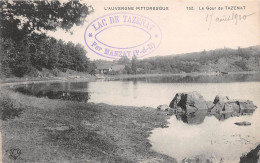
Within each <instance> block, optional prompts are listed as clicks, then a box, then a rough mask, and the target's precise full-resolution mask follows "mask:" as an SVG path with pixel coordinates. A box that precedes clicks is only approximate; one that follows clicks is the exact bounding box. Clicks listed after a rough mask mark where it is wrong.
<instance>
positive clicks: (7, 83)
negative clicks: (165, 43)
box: [0, 71, 259, 86]
mask: <svg viewBox="0 0 260 163" xmlns="http://www.w3.org/2000/svg"><path fill="white" fill-rule="evenodd" d="M257 73H259V72H258V71H244V72H228V74H225V75H232V74H257ZM212 75H214V76H215V75H220V74H216V73H215V72H210V73H199V72H194V73H160V74H120V75H101V74H97V75H96V76H76V77H52V78H47V77H43V78H6V79H1V80H0V83H1V86H11V85H19V84H31V83H43V82H90V81H96V80H99V79H101V80H108V81H111V80H122V79H133V78H145V77H167V76H212Z"/></svg>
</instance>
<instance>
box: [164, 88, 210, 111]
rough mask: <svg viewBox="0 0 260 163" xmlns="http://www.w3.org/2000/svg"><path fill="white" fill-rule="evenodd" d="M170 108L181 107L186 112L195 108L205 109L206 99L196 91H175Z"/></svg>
mask: <svg viewBox="0 0 260 163" xmlns="http://www.w3.org/2000/svg"><path fill="white" fill-rule="evenodd" d="M169 106H170V108H174V109H179V108H181V109H182V110H183V111H184V112H185V113H186V114H189V113H194V112H196V111H197V110H207V109H208V106H207V101H205V100H204V98H203V97H202V96H201V95H200V94H199V93H198V92H188V93H177V94H176V95H175V97H174V98H173V100H172V101H171V103H170V105H169Z"/></svg>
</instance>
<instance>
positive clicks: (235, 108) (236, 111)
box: [209, 95, 257, 119]
mask: <svg viewBox="0 0 260 163" xmlns="http://www.w3.org/2000/svg"><path fill="white" fill-rule="evenodd" d="M256 108H257V107H256V106H255V105H254V104H253V102H252V101H249V100H234V99H230V98H229V97H227V96H218V95H217V96H216V97H215V99H214V101H213V106H212V107H210V108H209V112H210V113H211V114H213V115H215V116H217V117H218V118H219V119H222V118H224V119H226V118H228V117H230V116H239V115H244V114H252V113H253V112H254V111H255V109H256Z"/></svg>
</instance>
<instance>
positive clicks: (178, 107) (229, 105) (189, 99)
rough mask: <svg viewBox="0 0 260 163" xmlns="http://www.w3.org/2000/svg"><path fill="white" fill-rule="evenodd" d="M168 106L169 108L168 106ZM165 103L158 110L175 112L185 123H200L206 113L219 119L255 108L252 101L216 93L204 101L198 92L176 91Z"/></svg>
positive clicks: (246, 113) (251, 110)
mask: <svg viewBox="0 0 260 163" xmlns="http://www.w3.org/2000/svg"><path fill="white" fill-rule="evenodd" d="M169 107H170V108H169ZM169 107H168V106H167V105H159V106H158V107H157V109H158V110H165V111H168V112H169V114H170V115H172V114H175V115H176V117H177V119H181V120H182V121H183V122H185V123H196V124H198V123H201V122H203V120H204V119H205V117H206V116H207V115H214V116H215V117H216V118H218V119H219V120H221V119H227V118H229V117H231V116H240V115H248V114H252V113H253V112H254V111H255V109H256V108H257V107H256V106H255V105H254V104H253V102H252V101H249V100H234V99H230V98H229V97H227V96H219V95H217V96H216V97H215V99H214V101H213V102H212V101H211V102H210V101H206V100H205V99H204V98H203V97H202V95H200V94H199V93H198V92H187V93H177V94H176V95H175V96H174V98H173V100H172V101H171V103H170V105H169Z"/></svg>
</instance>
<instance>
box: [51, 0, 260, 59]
mask: <svg viewBox="0 0 260 163" xmlns="http://www.w3.org/2000/svg"><path fill="white" fill-rule="evenodd" d="M87 5H92V6H93V8H94V12H93V13H91V14H90V15H88V16H87V18H86V22H85V24H84V25H82V26H75V27H73V29H72V31H73V34H70V33H66V32H64V31H62V30H57V31H55V32H48V35H50V36H53V37H55V38H57V39H62V40H64V41H66V42H68V41H72V42H74V43H80V44H82V45H83V46H84V48H85V49H86V50H87V51H88V53H87V54H86V55H87V57H88V58H90V59H91V60H93V59H106V60H108V58H105V57H103V56H99V55H97V54H96V53H94V52H93V51H92V50H91V49H89V48H88V47H87V45H86V43H85V41H84V32H85V30H86V28H87V26H88V25H89V23H91V22H92V21H93V20H94V19H97V18H99V17H102V16H104V15H106V14H110V13H118V12H127V13H132V14H139V15H142V16H144V17H147V18H149V19H151V20H152V21H153V22H155V23H156V24H157V25H158V27H159V28H160V30H161V43H160V45H159V46H158V48H156V50H154V51H153V52H152V53H150V54H149V55H147V56H145V57H151V56H165V55H172V54H182V53H188V52H196V51H203V50H212V49H218V48H224V47H227V48H237V47H248V46H254V45H259V44H260V40H259V38H260V32H259V30H260V23H259V20H260V19H259V17H260V16H259V15H260V14H259V1H256V0H251V1H240V2H237V1H233V2H230V1H229V2H226V1H214V2H212V1H208V2H206V1H197V2H194V1H189V2H188V1H182V0H178V1H177V0H176V1H173V0H172V1H169V0H163V1H158V0H149V1H147V0H145V1H88V3H87ZM138 6H144V7H168V8H169V10H156V11H150V10H149V11H147V10H142V11H136V10H131V11H116V10H114V11H110V10H105V9H104V8H107V7H138ZM226 6H229V10H227V9H228V8H227V7H226ZM232 6H234V7H236V6H237V7H239V8H242V9H239V10H231V9H233V8H234V7H232ZM187 7H193V9H194V10H188V9H187ZM209 7H210V8H214V7H216V9H215V10H208V9H209ZM219 7H222V10H218V8H219ZM202 8H204V10H202ZM207 15H208V19H207V21H206V18H207ZM234 15H237V20H236V19H234V18H233V20H230V21H219V20H220V19H221V18H228V17H231V18H232V16H233V17H234ZM247 15H250V16H247ZM240 16H241V19H240ZM210 20H211V21H210ZM210 22H211V23H210ZM111 29H115V28H111ZM110 31H111V30H110ZM119 31H120V29H119ZM112 32H113V31H112ZM107 33H108V34H103V36H102V35H101V36H102V37H104V40H105V41H106V42H110V40H111V43H112V42H113V41H114V43H116V41H117V43H118V44H122V43H127V42H128V43H134V42H138V41H140V40H142V39H143V38H144V36H143V35H141V34H140V32H139V33H138V32H132V31H131V30H130V29H129V30H127V29H123V28H122V32H117V35H114V34H113V36H111V35H110V36H109V32H107ZM108 38H111V39H108Z"/></svg>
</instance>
